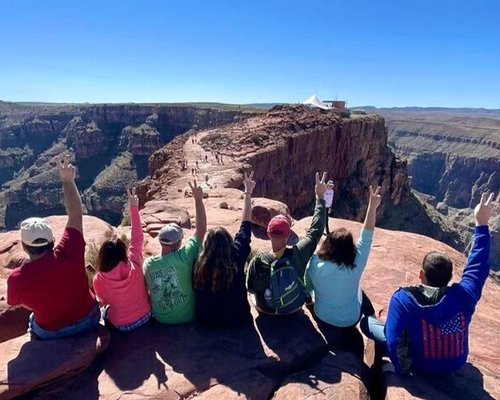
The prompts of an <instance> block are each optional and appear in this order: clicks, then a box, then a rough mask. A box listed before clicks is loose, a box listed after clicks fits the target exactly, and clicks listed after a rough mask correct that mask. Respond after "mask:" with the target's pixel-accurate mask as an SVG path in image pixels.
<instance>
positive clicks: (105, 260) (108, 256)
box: [96, 236, 128, 272]
mask: <svg viewBox="0 0 500 400" xmlns="http://www.w3.org/2000/svg"><path fill="white" fill-rule="evenodd" d="M127 260H128V257H127V245H126V244H125V243H124V242H123V240H121V239H119V238H118V237H117V236H113V237H112V238H111V239H109V240H106V241H105V242H104V243H103V244H102V246H101V248H100V249H99V255H98V256H97V265H96V271H97V272H109V271H111V270H112V269H113V268H114V267H116V266H117V265H118V264H119V263H120V261H127Z"/></svg>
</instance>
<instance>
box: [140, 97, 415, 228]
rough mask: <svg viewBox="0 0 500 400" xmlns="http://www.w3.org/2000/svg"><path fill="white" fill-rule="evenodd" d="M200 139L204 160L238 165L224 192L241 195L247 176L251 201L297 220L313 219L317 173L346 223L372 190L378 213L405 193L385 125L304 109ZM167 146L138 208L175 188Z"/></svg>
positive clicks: (154, 159)
mask: <svg viewBox="0 0 500 400" xmlns="http://www.w3.org/2000/svg"><path fill="white" fill-rule="evenodd" d="M200 137H201V139H200V142H201V144H202V146H203V148H204V150H205V151H206V152H212V151H218V152H220V154H222V155H223V157H226V159H227V160H231V162H236V168H234V169H233V171H232V173H231V171H226V172H225V174H226V175H225V178H226V179H225V182H224V186H226V187H235V188H239V187H241V184H242V171H243V170H249V169H253V170H254V171H255V176H254V178H255V180H256V181H257V182H258V185H257V188H256V193H255V196H260V197H267V198H272V199H276V200H280V201H283V202H285V203H286V204H287V205H288V206H289V208H290V209H291V210H292V212H293V213H294V214H295V215H296V216H303V215H307V214H308V213H310V212H311V203H312V200H313V192H312V188H313V187H314V173H315V172H316V171H326V172H327V174H328V178H332V179H333V180H334V181H335V183H336V193H337V195H336V196H335V204H334V209H335V211H336V215H340V216H342V217H346V218H352V219H357V220H360V219H362V218H363V217H364V212H365V209H366V206H367V204H366V199H367V195H366V194H367V192H368V186H369V185H370V184H372V185H377V184H379V185H381V186H382V191H383V193H384V202H383V206H382V207H381V212H383V211H384V209H386V208H387V205H388V204H398V203H399V202H400V201H401V200H402V199H403V198H405V197H407V196H408V193H409V183H408V182H409V181H408V176H407V173H406V164H405V163H402V162H400V161H399V160H397V159H396V157H395V155H394V154H393V153H392V152H391V151H390V150H389V149H388V147H387V134H386V132H385V129H384V119H383V118H382V117H380V116H378V115H362V116H356V117H353V118H341V117H340V116H338V115H336V114H334V113H332V112H326V111H322V110H318V109H309V108H307V107H304V106H276V107H274V108H273V109H271V110H270V111H269V112H268V113H266V114H264V115H260V116H256V117H252V118H250V119H247V120H245V121H241V122H238V123H235V124H231V125H227V126H224V127H221V128H218V129H214V130H210V131H206V132H203V133H200ZM170 146H173V144H172V145H167V146H166V147H164V148H163V149H162V150H160V151H159V152H156V153H155V154H153V155H152V156H151V158H150V160H149V165H150V171H151V173H152V177H151V178H149V179H147V180H146V182H144V185H143V186H146V189H143V193H144V198H143V200H144V201H147V200H149V199H153V198H161V197H162V196H164V195H165V194H166V189H165V184H171V183H172V181H173V177H174V175H175V165H178V163H171V162H170V163H169V160H171V159H172V158H176V157H177V158H179V157H182V155H179V152H178V151H176V150H177V149H174V148H173V147H172V148H171V147H170ZM165 163H167V166H164V167H161V166H162V165H164V164H165ZM224 168H225V167H224V166H222V165H221V166H220V169H221V170H223V169H224ZM146 191H147V194H146Z"/></svg>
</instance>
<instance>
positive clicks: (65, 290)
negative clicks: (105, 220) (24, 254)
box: [7, 228, 95, 331]
mask: <svg viewBox="0 0 500 400" xmlns="http://www.w3.org/2000/svg"><path fill="white" fill-rule="evenodd" d="M7 303H8V304H10V305H13V306H17V305H24V306H26V307H28V308H30V309H31V310H33V313H34V314H35V320H36V322H37V323H38V325H39V326H40V327H41V328H42V329H45V330H48V331H56V330H58V329H61V328H64V327H66V326H69V325H72V324H74V323H75V322H77V321H79V320H80V319H82V318H84V317H85V316H86V315H87V314H89V313H90V311H91V309H92V307H93V306H94V304H95V300H94V296H93V294H92V292H91V291H90V289H89V285H88V279H87V274H86V273H85V241H84V239H83V236H82V234H81V233H80V232H79V231H77V230H76V229H73V228H66V229H65V230H64V234H63V236H62V238H61V241H60V242H59V244H58V245H57V246H56V247H55V248H54V250H53V251H52V252H48V253H47V254H45V255H44V256H43V257H41V258H39V259H38V260H35V261H33V262H27V263H24V264H22V265H21V266H20V267H19V268H16V269H14V270H13V271H12V272H11V273H10V275H9V278H8V279H7Z"/></svg>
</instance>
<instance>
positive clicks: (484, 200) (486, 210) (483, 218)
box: [474, 193, 494, 226]
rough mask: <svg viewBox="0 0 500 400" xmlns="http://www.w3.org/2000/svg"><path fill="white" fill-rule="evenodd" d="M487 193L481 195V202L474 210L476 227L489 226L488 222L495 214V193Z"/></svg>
mask: <svg viewBox="0 0 500 400" xmlns="http://www.w3.org/2000/svg"><path fill="white" fill-rule="evenodd" d="M487 196H488V194H487V193H483V194H482V195H481V201H480V202H479V204H478V205H477V206H476V208H474V216H475V217H476V225H477V226H481V225H488V222H489V220H490V218H491V216H492V214H493V198H494V193H490V195H489V196H488V197H487Z"/></svg>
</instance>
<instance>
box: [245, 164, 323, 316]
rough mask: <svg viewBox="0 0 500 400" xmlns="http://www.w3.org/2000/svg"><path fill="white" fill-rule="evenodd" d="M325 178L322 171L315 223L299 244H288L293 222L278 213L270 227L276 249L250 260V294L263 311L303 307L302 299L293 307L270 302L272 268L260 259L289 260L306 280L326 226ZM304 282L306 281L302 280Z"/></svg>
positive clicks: (298, 275) (270, 234)
mask: <svg viewBox="0 0 500 400" xmlns="http://www.w3.org/2000/svg"><path fill="white" fill-rule="evenodd" d="M325 179H326V172H325V173H323V177H322V178H321V180H320V179H319V173H316V186H315V188H314V191H315V194H316V205H315V208H314V215H313V218H312V221H311V226H310V227H309V229H308V230H307V232H306V236H305V237H304V238H303V239H301V240H300V241H299V242H298V243H297V244H295V245H293V246H290V247H287V242H288V238H289V237H290V233H291V229H290V223H289V221H288V219H287V218H286V217H285V216H283V215H277V216H275V217H273V218H272V219H271V221H269V224H268V226H267V235H268V237H269V239H270V240H271V247H272V252H271V253H259V254H257V255H256V256H255V257H254V258H252V260H250V263H249V265H248V271H247V289H248V292H249V293H250V302H251V303H252V305H253V306H254V307H255V308H256V309H257V311H259V312H261V313H265V314H292V313H294V312H297V311H299V310H300V309H301V308H302V305H303V301H302V300H301V301H291V302H290V307H283V308H282V309H276V308H273V307H272V306H271V305H270V303H269V298H270V296H271V268H270V264H268V265H264V264H263V263H262V262H261V261H260V260H261V259H262V258H263V257H266V258H271V259H272V260H279V259H281V258H286V259H289V265H291V266H293V268H294V269H295V272H296V276H297V277H298V279H299V280H300V281H302V282H303V280H304V273H305V270H306V266H307V263H308V262H309V259H310V258H311V256H312V255H313V253H314V251H315V250H316V245H317V244H318V242H319V240H320V239H321V235H322V233H323V229H324V227H325V219H326V213H325V200H324V195H325V190H326V184H325ZM301 285H303V284H302V283H301ZM297 298H298V297H296V299H297ZM292 306H293V307H292Z"/></svg>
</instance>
